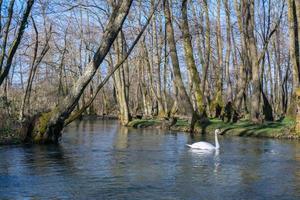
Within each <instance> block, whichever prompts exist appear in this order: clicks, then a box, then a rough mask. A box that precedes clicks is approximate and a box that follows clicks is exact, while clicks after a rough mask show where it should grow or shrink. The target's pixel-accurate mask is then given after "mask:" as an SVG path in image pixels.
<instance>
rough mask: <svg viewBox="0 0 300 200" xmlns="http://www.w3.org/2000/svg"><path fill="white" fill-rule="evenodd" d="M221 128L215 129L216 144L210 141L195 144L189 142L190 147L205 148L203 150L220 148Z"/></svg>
mask: <svg viewBox="0 0 300 200" xmlns="http://www.w3.org/2000/svg"><path fill="white" fill-rule="evenodd" d="M220 133H221V131H220V129H216V130H215V144H216V146H214V145H212V144H210V143H208V142H196V143H194V144H191V145H190V144H187V146H188V147H190V148H192V149H203V150H218V149H219V148H220V145H219V141H218V134H220Z"/></svg>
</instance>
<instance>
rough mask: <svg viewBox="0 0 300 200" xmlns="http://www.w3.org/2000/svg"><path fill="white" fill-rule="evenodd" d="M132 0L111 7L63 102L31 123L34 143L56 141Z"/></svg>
mask: <svg viewBox="0 0 300 200" xmlns="http://www.w3.org/2000/svg"><path fill="white" fill-rule="evenodd" d="M131 3H132V0H123V1H120V2H119V3H118V4H117V5H116V6H115V7H114V9H113V12H112V14H111V16H110V19H109V22H108V24H107V26H106V28H105V30H104V33H103V37H102V40H101V42H100V46H99V48H98V50H97V51H96V53H95V54H94V57H93V59H92V61H91V62H90V63H89V64H88V65H87V66H86V68H85V71H84V73H83V75H82V76H80V77H79V79H78V80H77V81H76V83H75V84H74V86H73V88H72V89H71V91H70V93H69V94H68V96H67V97H66V98H65V99H64V100H63V102H62V103H61V104H60V105H58V106H56V107H55V108H53V109H52V110H51V111H50V112H48V113H43V114H42V115H41V116H40V117H39V118H38V119H37V120H36V121H35V122H34V124H33V130H32V131H30V132H29V135H28V137H30V138H31V139H32V140H33V141H34V142H36V143H51V142H54V143H57V142H58V139H59V137H60V135H61V131H62V129H63V127H64V123H65V120H66V119H67V118H68V117H69V116H70V114H71V112H72V111H73V110H74V108H75V107H76V105H77V103H78V100H79V99H80V97H81V95H82V93H83V91H84V90H85V88H86V87H87V85H88V84H89V83H90V81H91V80H92V78H93V76H94V75H95V73H96V71H97V69H98V68H99V66H100V64H101V63H102V61H103V60H104V58H105V56H106V54H107V53H108V51H109V50H110V47H111V46H112V44H113V42H114V41H115V39H116V38H117V35H118V33H119V32H120V30H121V28H122V25H123V22H124V21H125V19H126V16H127V14H128V12H129V9H130V6H131Z"/></svg>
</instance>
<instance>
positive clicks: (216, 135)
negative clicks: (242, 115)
mask: <svg viewBox="0 0 300 200" xmlns="http://www.w3.org/2000/svg"><path fill="white" fill-rule="evenodd" d="M215 144H216V149H219V148H220V145H219V140H218V134H216V133H215Z"/></svg>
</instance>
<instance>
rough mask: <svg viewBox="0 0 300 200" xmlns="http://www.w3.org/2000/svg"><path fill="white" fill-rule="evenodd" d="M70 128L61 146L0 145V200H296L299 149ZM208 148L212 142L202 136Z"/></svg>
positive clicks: (290, 144) (112, 126) (275, 143)
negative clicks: (197, 144)
mask: <svg viewBox="0 0 300 200" xmlns="http://www.w3.org/2000/svg"><path fill="white" fill-rule="evenodd" d="M199 139H200V138H197V139H194V140H192V139H191V138H190V137H189V136H188V135H187V134H183V133H167V132H163V131H161V130H136V129H128V128H125V127H121V126H119V125H118V124H117V122H116V121H84V122H82V123H80V124H72V125H71V126H70V127H69V128H68V129H66V130H65V133H64V134H63V139H62V141H61V143H60V145H59V146H16V147H7V146H4V147H0V199H222V200H224V199H288V200H291V199H300V143H299V142H296V141H283V140H282V141H280V140H266V139H253V138H237V137H224V136H223V137H222V136H221V137H220V145H221V150H220V151H219V152H216V153H210V154H207V153H203V152H197V151H190V150H189V149H188V148H186V147H185V144H186V143H191V142H193V141H198V140H199ZM206 140H208V141H212V142H213V138H210V137H208V138H206Z"/></svg>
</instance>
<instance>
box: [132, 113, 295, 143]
mask: <svg viewBox="0 0 300 200" xmlns="http://www.w3.org/2000/svg"><path fill="white" fill-rule="evenodd" d="M161 124H162V121H160V120H158V119H149V120H145V119H135V120H133V121H132V122H130V123H129V125H128V126H131V127H135V128H147V127H148V128H150V127H152V128H154V127H155V128H160V127H161ZM293 127H294V121H293V120H290V119H288V118H285V119H284V120H282V121H278V122H265V123H263V124H253V123H251V122H250V121H248V120H241V121H239V122H237V123H224V122H223V121H222V120H219V119H210V121H209V122H207V123H206V124H202V126H200V124H197V125H196V127H195V133H198V134H199V133H212V132H213V131H214V130H215V129H216V128H220V129H221V130H222V132H223V134H224V135H231V136H245V137H266V138H291V139H300V135H296V134H294V133H293ZM171 130H174V131H183V132H189V125H188V121H187V120H181V119H179V120H178V121H177V123H176V124H175V125H174V126H172V127H171Z"/></svg>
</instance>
